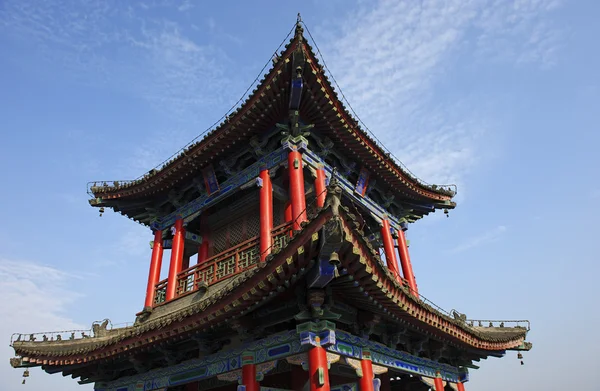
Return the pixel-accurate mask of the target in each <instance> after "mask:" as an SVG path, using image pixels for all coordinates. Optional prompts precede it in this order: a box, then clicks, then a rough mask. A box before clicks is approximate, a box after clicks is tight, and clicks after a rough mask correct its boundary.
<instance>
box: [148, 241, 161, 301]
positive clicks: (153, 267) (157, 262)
mask: <svg viewBox="0 0 600 391" xmlns="http://www.w3.org/2000/svg"><path fill="white" fill-rule="evenodd" d="M162 257H163V239H162V231H160V230H158V231H155V232H154V244H153V245H152V258H150V272H149V273H148V287H147V288H146V302H145V303H144V307H152V305H154V293H155V291H154V288H155V286H156V284H157V283H158V281H159V280H160V268H161V266H162Z"/></svg>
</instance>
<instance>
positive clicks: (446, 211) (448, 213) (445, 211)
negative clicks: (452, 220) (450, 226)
mask: <svg viewBox="0 0 600 391" xmlns="http://www.w3.org/2000/svg"><path fill="white" fill-rule="evenodd" d="M444 214H445V215H446V217H450V212H448V209H444Z"/></svg>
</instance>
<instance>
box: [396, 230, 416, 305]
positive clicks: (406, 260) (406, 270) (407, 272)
mask: <svg viewBox="0 0 600 391" xmlns="http://www.w3.org/2000/svg"><path fill="white" fill-rule="evenodd" d="M398 253H399V254H400V264H401V265H402V275H403V276H404V279H405V280H407V281H408V286H409V287H410V291H411V292H412V293H413V294H414V295H415V296H419V289H418V288H417V280H415V275H414V274H413V270H412V264H411V263H410V255H409V254H408V246H407V245H406V237H405V236H404V231H403V230H400V231H398Z"/></svg>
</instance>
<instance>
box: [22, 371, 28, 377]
mask: <svg viewBox="0 0 600 391" xmlns="http://www.w3.org/2000/svg"><path fill="white" fill-rule="evenodd" d="M23 377H29V369H26V370H25V372H23Z"/></svg>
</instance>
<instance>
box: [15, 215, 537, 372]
mask: <svg viewBox="0 0 600 391" xmlns="http://www.w3.org/2000/svg"><path fill="white" fill-rule="evenodd" d="M342 208H343V207H342ZM343 209H344V210H343V212H342V213H341V215H342V217H343V224H344V230H345V232H346V239H345V241H346V243H345V245H344V250H343V252H340V258H341V259H342V260H343V266H344V267H345V268H346V269H347V270H348V273H349V274H350V275H354V276H360V277H359V278H357V279H356V281H357V282H358V283H359V285H360V287H361V288H362V289H363V290H364V292H367V293H368V294H369V295H370V296H372V297H373V298H374V300H376V301H377V303H378V304H380V305H382V306H383V307H384V308H385V309H386V312H387V313H388V314H389V316H390V317H391V318H392V319H395V320H396V321H399V322H408V323H410V324H411V326H412V328H413V329H416V330H420V331H422V332H424V333H431V334H432V335H435V336H436V337H437V338H439V339H440V340H446V341H449V342H451V343H453V344H454V345H455V346H458V347H461V348H462V349H477V350H478V351H487V352H489V354H492V352H499V351H503V350H507V349H513V348H516V347H518V346H521V345H522V343H523V341H524V339H525V335H526V330H517V329H515V332H514V333H510V332H507V333H505V334H504V335H498V333H485V332H482V331H480V330H476V329H475V328H472V327H469V326H468V325H466V324H465V323H464V322H462V323H461V322H460V321H458V320H456V319H452V318H450V317H448V316H446V315H444V314H442V313H440V312H438V311H437V310H435V309H434V308H432V307H430V306H429V305H427V304H425V303H423V302H422V301H420V300H418V299H417V298H415V297H414V296H411V295H410V294H409V293H408V291H407V290H406V288H405V287H403V286H402V285H401V284H400V283H398V281H397V280H396V279H395V278H394V277H393V276H392V275H391V274H390V273H389V271H388V270H387V268H386V267H385V266H383V264H382V263H381V259H379V255H378V254H377V252H376V251H375V249H374V248H372V247H371V246H370V244H369V242H368V241H367V239H366V238H364V237H363V236H362V234H361V233H360V231H358V230H357V228H356V227H353V225H354V221H353V219H352V215H351V214H350V213H349V211H348V210H346V209H345V208H343ZM331 216H332V211H331V209H330V208H326V209H321V210H319V211H318V212H317V214H316V216H312V218H311V219H310V221H309V222H308V223H307V224H305V225H303V228H302V230H300V231H297V232H295V234H294V236H293V238H292V239H291V241H290V242H289V243H288V245H287V246H286V247H284V248H283V249H281V251H280V252H278V253H276V254H273V255H272V256H271V258H270V259H269V260H268V262H267V263H266V264H265V265H264V266H263V267H260V268H257V269H254V270H252V271H250V272H247V273H245V274H243V275H238V276H236V277H232V278H231V281H230V283H229V284H227V285H226V287H225V288H223V289H221V290H220V291H219V294H218V295H215V297H214V298H213V299H211V301H210V302H209V303H202V305H192V306H189V307H184V308H182V309H178V310H176V311H175V312H173V313H170V314H169V315H168V316H167V315H165V316H163V317H160V318H157V319H153V320H151V321H148V323H144V324H141V325H140V326H136V327H132V328H128V329H125V330H124V332H123V333H122V334H119V336H118V337H115V338H114V339H112V340H110V341H105V342H102V343H101V344H100V345H99V346H93V347H92V346H91V345H90V347H89V348H87V347H84V346H79V347H78V348H68V347H69V341H63V342H62V343H61V347H60V348H59V347H58V345H52V344H51V343H50V344H45V345H44V348H43V349H42V346H41V345H38V344H39V343H36V342H19V343H15V344H14V345H13V347H14V349H15V352H16V354H18V355H20V356H22V357H23V358H24V359H23V361H26V362H28V363H32V364H33V365H49V366H54V365H63V366H64V365H73V364H80V363H91V362H98V361H99V360H100V361H102V360H108V359H110V360H113V359H115V358H116V357H120V356H122V355H130V354H133V353H135V352H138V351H141V350H144V349H146V350H147V349H148V348H149V347H151V346H153V345H155V344H157V343H164V342H168V341H172V340H178V339H182V338H188V337H191V336H192V335H194V334H196V333H198V332H202V331H203V330H207V329H209V328H211V327H216V326H218V325H219V324H221V323H222V322H224V321H226V320H227V319H232V318H233V317H236V316H239V315H242V314H245V313H248V312H249V311H252V310H253V308H255V307H256V306H257V305H260V303H261V302H262V300H263V299H262V298H263V297H271V298H274V297H277V293H276V294H275V295H272V293H271V292H277V290H278V287H285V286H287V285H286V284H287V283H286V281H289V278H290V276H291V275H292V274H295V273H298V272H299V270H301V269H302V268H306V266H307V265H308V263H309V260H310V259H312V258H313V257H314V256H316V248H317V242H318V233H317V232H318V231H319V230H320V229H321V228H322V227H323V226H324V224H325V223H326V222H327V221H328V220H329V219H330V218H331ZM91 342H93V341H91ZM25 358H26V359H25Z"/></svg>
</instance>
